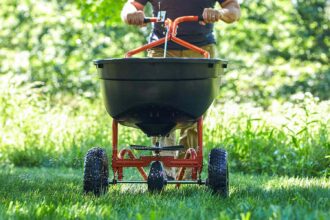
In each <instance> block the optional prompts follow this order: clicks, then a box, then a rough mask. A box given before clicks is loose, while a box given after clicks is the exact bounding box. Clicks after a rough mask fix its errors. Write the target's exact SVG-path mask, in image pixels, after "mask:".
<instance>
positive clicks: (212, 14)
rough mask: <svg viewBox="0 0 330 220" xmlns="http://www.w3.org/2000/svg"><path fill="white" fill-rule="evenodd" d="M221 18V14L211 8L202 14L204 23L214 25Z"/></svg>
mask: <svg viewBox="0 0 330 220" xmlns="http://www.w3.org/2000/svg"><path fill="white" fill-rule="evenodd" d="M221 18H222V13H221V11H219V10H216V9H213V8H205V9H204V12H203V19H204V23H214V22H217V21H219V20H221Z"/></svg>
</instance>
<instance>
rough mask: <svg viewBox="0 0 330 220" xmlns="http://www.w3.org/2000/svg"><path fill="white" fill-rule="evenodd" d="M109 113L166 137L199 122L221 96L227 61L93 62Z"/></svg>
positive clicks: (134, 125)
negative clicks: (184, 125) (175, 130)
mask: <svg viewBox="0 0 330 220" xmlns="http://www.w3.org/2000/svg"><path fill="white" fill-rule="evenodd" d="M94 63H95V65H96V67H97V69H98V73H99V76H100V78H101V87H102V93H103V98H104V103H105V106H106V109H107V111H108V113H109V114H110V116H111V117H113V118H114V119H116V120H117V121H118V122H119V123H121V124H123V125H126V126H130V127H137V128H140V129H141V130H142V131H143V132H144V133H146V134H147V135H148V136H158V135H161V136H164V135H167V134H168V133H169V132H170V131H171V130H173V129H174V128H176V127H179V126H180V124H183V123H184V124H187V123H194V122H196V120H197V119H198V118H199V117H201V116H202V115H203V114H204V113H205V112H206V110H207V109H208V107H209V106H210V105H211V103H212V101H213V100H214V98H215V97H216V95H217V92H218V90H219V86H220V77H221V76H222V74H223V69H224V68H226V66H227V62H226V61H224V60H220V59H200V58H124V59H104V60H97V61H94Z"/></svg>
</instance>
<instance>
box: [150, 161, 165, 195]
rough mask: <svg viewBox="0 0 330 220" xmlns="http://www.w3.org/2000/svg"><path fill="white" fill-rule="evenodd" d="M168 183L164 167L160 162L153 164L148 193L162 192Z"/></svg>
mask: <svg viewBox="0 0 330 220" xmlns="http://www.w3.org/2000/svg"><path fill="white" fill-rule="evenodd" d="M165 181H166V174H165V171H164V168H163V165H162V163H161V162H159V161H155V162H153V163H152V164H151V168H150V173H149V176H148V191H149V192H161V191H162V190H163V188H164V185H165Z"/></svg>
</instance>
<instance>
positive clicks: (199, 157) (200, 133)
mask: <svg viewBox="0 0 330 220" xmlns="http://www.w3.org/2000/svg"><path fill="white" fill-rule="evenodd" d="M197 135H198V149H197V160H198V164H199V165H200V166H199V170H198V171H199V175H200V174H201V172H202V169H203V116H202V117H200V118H199V119H198V121H197Z"/></svg>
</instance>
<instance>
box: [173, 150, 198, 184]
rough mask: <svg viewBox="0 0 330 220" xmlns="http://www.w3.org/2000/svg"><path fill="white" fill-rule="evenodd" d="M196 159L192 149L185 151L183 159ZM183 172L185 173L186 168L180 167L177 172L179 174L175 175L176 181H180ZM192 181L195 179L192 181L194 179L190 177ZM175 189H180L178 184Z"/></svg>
mask: <svg viewBox="0 0 330 220" xmlns="http://www.w3.org/2000/svg"><path fill="white" fill-rule="evenodd" d="M196 157H197V154H196V151H195V149H194V148H189V149H188V150H187V151H186V154H185V156H184V159H190V158H191V159H192V160H195V159H196ZM193 170H195V168H193ZM185 171H186V167H181V169H180V171H179V173H178V175H177V178H176V180H182V179H183V177H184V173H185ZM192 179H193V180H195V179H196V178H195V179H194V177H192ZM176 187H177V188H179V187H180V184H176Z"/></svg>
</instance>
